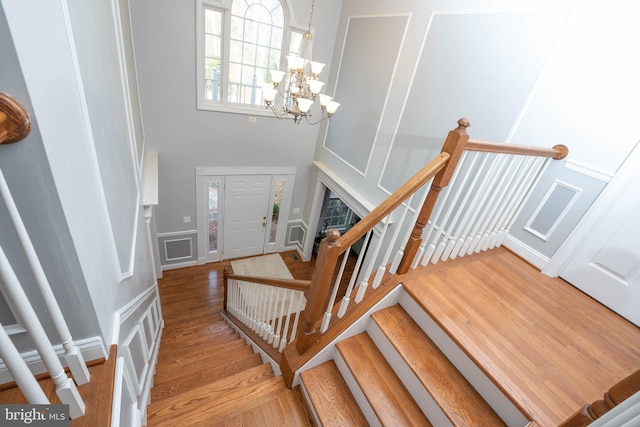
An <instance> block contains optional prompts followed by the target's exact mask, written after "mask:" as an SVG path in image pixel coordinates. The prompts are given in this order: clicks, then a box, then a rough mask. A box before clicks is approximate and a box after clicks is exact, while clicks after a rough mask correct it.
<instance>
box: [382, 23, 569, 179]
mask: <svg viewBox="0 0 640 427" xmlns="http://www.w3.org/2000/svg"><path fill="white" fill-rule="evenodd" d="M563 19H564V17H563V15H562V14H557V13H556V14H552V13H537V12H536V13H534V12H531V13H471V14H466V13H465V14H435V15H433V17H432V20H431V23H430V25H429V28H428V30H427V33H426V39H425V43H424V46H423V49H422V53H421V56H420V60H419V62H418V65H417V69H416V73H415V77H414V80H413V82H412V86H411V89H410V91H409V95H408V97H407V100H406V104H405V107H404V109H403V115H402V117H401V119H400V124H399V126H398V131H397V133H396V135H395V137H394V140H393V143H392V145H391V149H390V151H389V154H388V158H387V162H386V165H385V169H384V171H383V175H382V179H381V185H382V187H383V188H385V189H386V190H387V191H390V192H392V191H394V190H395V189H397V188H398V187H399V186H400V185H401V184H402V183H404V182H405V181H406V180H407V179H408V178H410V177H411V176H412V175H413V174H415V173H416V172H417V171H418V170H420V168H422V167H423V166H424V165H426V164H427V163H428V162H429V161H430V160H431V159H433V158H434V157H435V156H436V155H437V154H438V152H439V151H440V148H441V146H442V144H443V142H444V139H445V138H446V136H447V133H448V132H449V131H450V130H451V129H454V128H455V127H456V126H457V124H456V122H457V120H458V119H459V118H461V117H466V118H468V119H469V120H470V121H471V128H470V129H469V133H470V134H471V135H472V137H473V139H479V140H490V141H496V142H502V141H505V140H506V139H507V137H508V135H509V133H510V131H511V129H512V127H513V126H514V123H515V122H516V119H517V118H518V115H519V113H520V112H521V110H522V109H523V108H524V106H525V104H526V100H527V97H528V95H529V93H530V91H531V90H532V88H533V86H534V83H535V81H536V78H537V76H538V74H539V73H540V71H541V69H542V66H543V64H544V61H545V60H546V58H547V56H548V55H549V52H550V51H551V48H552V46H553V44H554V41H555V40H556V38H557V35H558V33H559V31H560V29H561V27H562V22H563ZM514 143H517V141H514Z"/></svg>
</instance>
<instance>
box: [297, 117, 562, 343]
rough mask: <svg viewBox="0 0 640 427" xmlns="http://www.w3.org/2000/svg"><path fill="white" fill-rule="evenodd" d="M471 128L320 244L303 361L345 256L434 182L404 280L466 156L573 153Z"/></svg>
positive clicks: (407, 250)
mask: <svg viewBox="0 0 640 427" xmlns="http://www.w3.org/2000/svg"><path fill="white" fill-rule="evenodd" d="M469 125H470V124H469V121H468V120H467V119H465V118H462V119H460V120H458V127H457V128H456V129H454V130H452V131H450V132H449V134H448V135H447V138H446V140H445V142H444V144H443V146H442V150H441V152H440V154H439V155H438V156H437V157H436V158H435V159H433V160H432V161H431V162H429V164H427V165H426V166H425V167H424V168H422V169H421V170H420V171H419V172H418V173H417V174H416V175H414V176H413V177H412V178H411V179H410V180H409V181H407V182H406V183H405V184H403V185H402V186H401V187H400V188H399V189H398V190H396V191H395V192H394V193H393V194H392V195H391V196H389V197H388V198H387V199H386V200H385V201H384V202H382V203H381V204H380V205H379V206H377V207H376V208H375V209H373V210H372V211H371V212H370V213H369V214H368V215H367V216H365V217H364V218H363V219H362V220H360V221H359V222H358V223H357V224H355V225H354V226H353V227H352V228H351V229H350V230H349V231H347V232H346V233H345V234H344V235H342V236H341V235H340V233H339V232H338V231H337V230H329V231H328V232H327V237H326V238H325V239H324V240H323V241H322V242H321V244H320V248H319V250H318V256H317V259H316V265H315V268H314V271H313V276H312V278H311V284H310V287H309V288H308V289H307V290H306V291H305V296H306V298H307V307H306V308H305V311H304V315H303V318H302V319H301V320H302V321H301V323H300V325H299V333H298V337H297V342H296V350H297V352H298V354H299V355H302V354H303V353H305V352H306V351H307V350H308V349H309V348H310V347H311V346H312V345H313V344H314V342H316V341H317V340H318V336H319V325H320V323H321V321H322V317H323V314H324V310H325V308H326V306H327V304H328V303H329V298H330V289H331V285H332V277H333V273H334V271H335V269H336V266H337V262H338V259H339V257H340V255H341V254H343V253H344V252H345V251H346V250H347V249H348V248H350V247H351V246H352V245H354V244H355V243H356V242H357V241H358V240H359V239H360V238H362V237H363V236H365V235H366V234H367V233H368V232H369V231H371V230H372V229H373V228H374V227H375V226H376V225H377V224H379V223H380V222H381V221H382V220H383V219H384V218H385V217H386V216H387V215H389V214H390V213H392V212H393V211H394V210H395V209H396V208H398V207H399V206H400V205H401V204H402V203H404V202H406V200H407V199H408V198H409V197H410V196H411V195H412V194H414V193H415V192H416V191H418V190H419V189H420V188H421V187H423V186H424V185H425V184H426V183H427V182H429V180H430V179H432V178H433V181H432V183H431V187H430V189H429V192H428V194H427V196H426V199H425V201H424V203H423V205H422V206H421V208H420V211H419V212H418V214H417V217H416V222H415V225H414V227H413V229H412V230H411V235H410V236H409V239H408V240H407V242H406V244H405V247H404V251H403V252H404V255H403V256H402V259H401V260H400V263H399V266H398V269H397V273H396V274H399V275H402V274H405V273H407V272H408V270H409V269H410V268H411V264H412V263H413V261H414V259H415V257H416V255H417V253H418V250H419V248H420V245H421V243H422V234H423V230H424V228H425V226H426V225H427V223H428V221H429V219H430V217H431V215H432V212H433V210H434V207H435V205H436V201H437V199H438V195H439V194H440V192H441V191H442V189H444V188H445V187H446V186H447V185H448V184H449V181H450V180H451V178H452V176H453V173H454V172H455V169H456V167H457V165H458V162H459V161H460V160H461V158H462V155H463V153H464V151H465V150H469V151H484V152H494V153H504V154H515V155H527V156H538V157H548V158H553V159H556V160H558V159H562V158H565V157H566V156H567V154H568V152H569V150H568V148H567V147H566V146H564V145H556V146H554V147H553V148H551V149H547V148H539V147H526V146H519V145H511V144H498V143H493V142H485V141H472V140H470V139H469V135H468V134H467V127H469Z"/></svg>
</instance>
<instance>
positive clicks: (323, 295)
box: [296, 229, 340, 354]
mask: <svg viewBox="0 0 640 427" xmlns="http://www.w3.org/2000/svg"><path fill="white" fill-rule="evenodd" d="M339 238H340V232H339V231H338V230H333V229H331V230H329V231H328V232H327V237H326V239H324V240H323V241H322V242H321V243H320V248H319V250H318V258H317V259H316V265H315V268H314V269H313V275H312V276H311V286H310V287H309V289H308V290H307V291H306V292H305V297H306V298H307V307H306V308H305V309H304V312H303V317H302V322H301V323H300V326H299V329H298V336H297V338H296V349H297V350H298V354H303V353H304V352H305V351H307V350H308V349H309V348H310V347H311V346H312V345H313V343H314V342H315V339H316V337H317V335H318V330H319V328H320V322H321V321H322V316H323V314H324V311H325V308H326V305H327V303H328V302H329V297H330V292H329V291H330V289H331V282H332V281H333V272H334V270H335V266H336V264H337V262H338V257H339V255H340V246H339V245H338V239H339Z"/></svg>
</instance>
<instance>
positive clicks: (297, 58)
mask: <svg viewBox="0 0 640 427" xmlns="http://www.w3.org/2000/svg"><path fill="white" fill-rule="evenodd" d="M314 3H315V0H314V1H313V2H312V3H311V15H310V16H309V29H308V30H307V32H306V33H304V35H303V37H302V42H301V44H300V49H299V51H298V55H289V56H287V69H288V72H284V71H280V70H271V71H270V73H271V81H272V82H273V84H272V85H265V87H263V88H262V97H263V99H264V103H265V104H266V106H267V108H270V109H271V111H273V113H274V114H275V115H276V117H278V118H279V119H285V118H288V117H289V116H293V122H294V123H300V121H301V120H302V118H303V117H304V118H305V120H306V121H307V122H308V123H309V124H312V125H316V124H318V123H320V122H321V121H323V120H325V119H329V118H331V116H332V115H333V114H334V113H335V112H336V110H337V109H338V107H339V106H340V104H339V103H337V102H335V101H334V100H333V98H331V97H330V96H328V95H324V94H321V93H320V90H321V89H322V86H324V82H321V81H320V80H318V75H319V74H320V73H321V72H322V69H323V68H324V65H325V64H322V63H320V62H314V61H313V60H312V53H311V50H312V44H313V43H312V39H313V36H312V35H311V19H312V18H313V7H314ZM276 97H279V99H280V100H281V104H282V106H281V107H276V106H275V105H274V102H275V101H274V100H275V99H276ZM316 100H319V102H320V108H321V112H322V116H323V117H321V118H320V119H319V120H318V121H316V122H312V121H311V120H309V117H311V106H312V105H313V104H314V103H315V102H316ZM277 103H278V104H280V101H278V102H277Z"/></svg>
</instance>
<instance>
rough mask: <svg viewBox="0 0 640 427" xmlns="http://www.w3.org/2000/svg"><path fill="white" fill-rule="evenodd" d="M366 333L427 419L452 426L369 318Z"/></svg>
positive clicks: (435, 423) (434, 423) (437, 423)
mask: <svg viewBox="0 0 640 427" xmlns="http://www.w3.org/2000/svg"><path fill="white" fill-rule="evenodd" d="M367 333H368V334H369V336H370V337H371V339H373V342H375V343H376V346H377V347H378V349H379V350H380V351H381V352H382V354H383V355H384V357H385V359H387V361H388V362H389V364H391V367H392V368H393V370H394V371H395V373H396V375H397V376H398V378H400V380H402V383H403V384H404V386H405V387H406V388H407V390H409V393H411V396H413V399H414V400H415V401H416V403H417V404H418V405H419V406H420V409H421V410H422V412H424V414H425V415H426V416H427V418H429V421H431V423H433V425H434V426H438V427H440V426H442V427H444V426H453V424H452V423H451V421H450V420H449V418H448V417H447V416H446V414H445V413H444V412H443V411H442V409H440V407H439V406H438V404H437V403H436V402H435V401H434V400H433V398H432V397H431V395H430V394H429V392H428V391H427V390H426V389H425V388H424V386H423V385H422V383H421V382H420V380H419V379H418V378H417V377H416V375H415V374H414V373H413V371H412V370H411V368H410V367H409V366H408V365H407V364H406V363H405V361H404V360H403V359H402V356H400V354H399V353H398V351H397V350H396V349H395V347H394V346H393V344H391V342H390V341H389V340H388V338H387V337H386V336H385V334H384V333H383V332H382V330H381V329H380V328H379V327H378V324H377V323H376V322H375V321H373V320H371V321H370V322H369V326H368V327H367Z"/></svg>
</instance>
